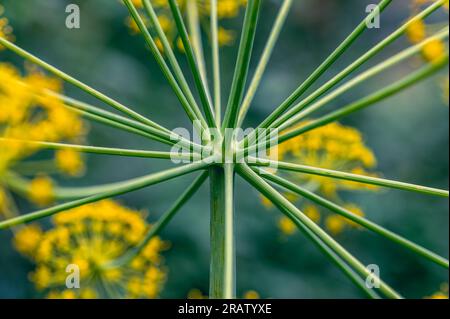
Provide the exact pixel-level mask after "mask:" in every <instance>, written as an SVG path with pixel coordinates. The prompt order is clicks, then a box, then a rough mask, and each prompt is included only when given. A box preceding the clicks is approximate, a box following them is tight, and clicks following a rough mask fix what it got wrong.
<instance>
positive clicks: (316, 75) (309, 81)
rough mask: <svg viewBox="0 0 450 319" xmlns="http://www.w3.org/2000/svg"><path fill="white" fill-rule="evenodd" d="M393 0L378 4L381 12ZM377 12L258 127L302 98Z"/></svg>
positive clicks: (272, 119) (275, 117) (266, 123)
mask: <svg viewBox="0 0 450 319" xmlns="http://www.w3.org/2000/svg"><path fill="white" fill-rule="evenodd" d="M391 3H392V0H383V1H380V3H379V4H378V8H379V12H382V11H384V9H386V7H387V6H388V5H390V4H391ZM376 14H377V12H376V11H374V12H372V13H370V14H369V15H368V16H367V17H365V18H364V20H363V21H361V23H360V24H359V25H358V26H357V27H356V28H355V30H353V32H352V33H351V34H350V35H349V36H348V37H347V38H346V39H345V40H344V41H343V42H342V43H341V44H340V45H339V46H338V47H337V48H336V50H334V51H333V52H332V53H331V54H330V56H328V57H327V58H326V59H325V61H324V62H323V63H322V64H321V65H320V66H319V67H318V68H317V69H316V70H315V71H314V72H313V73H312V74H311V75H310V76H309V77H308V78H307V79H306V80H305V81H304V82H303V83H302V84H301V85H300V86H299V87H298V88H297V89H296V90H295V91H294V93H292V94H291V95H290V96H289V97H288V98H287V99H286V100H285V101H284V102H283V103H282V104H281V105H280V106H278V107H277V108H276V109H275V111H273V112H272V113H271V114H270V115H269V116H268V117H267V118H266V119H265V120H264V122H263V123H261V125H259V126H258V127H263V128H265V127H269V125H270V124H272V123H273V122H274V121H275V120H276V119H278V118H279V117H280V115H281V114H283V113H284V112H285V111H286V110H287V109H288V108H290V107H291V106H292V105H293V104H294V103H295V101H296V100H297V99H298V98H300V97H301V96H302V95H303V94H304V93H305V92H306V91H307V90H308V89H309V88H310V87H311V86H312V85H313V84H314V83H315V82H316V81H317V80H318V79H319V78H320V77H321V76H322V74H324V73H325V72H326V71H327V70H328V69H329V68H330V67H331V66H332V65H333V64H334V63H335V62H336V61H337V60H338V59H339V58H340V57H341V56H342V54H344V53H345V51H347V49H348V48H350V46H351V45H352V44H353V43H354V42H355V41H356V40H357V39H358V38H359V37H360V36H361V35H362V34H363V32H364V31H366V30H367V21H370V20H372V19H373V18H374V17H375V16H376Z"/></svg>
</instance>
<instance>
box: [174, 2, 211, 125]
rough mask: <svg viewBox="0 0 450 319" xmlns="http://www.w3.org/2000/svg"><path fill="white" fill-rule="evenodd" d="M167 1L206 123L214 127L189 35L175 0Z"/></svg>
mask: <svg viewBox="0 0 450 319" xmlns="http://www.w3.org/2000/svg"><path fill="white" fill-rule="evenodd" d="M168 1H169V5H170V9H171V11H172V14H173V17H174V20H175V24H176V25H177V29H178V33H179V35H180V38H181V40H182V41H183V46H184V50H185V51H186V57H187V59H188V62H189V66H190V68H191V71H192V74H193V76H194V81H195V85H196V86H197V90H198V92H199V95H200V100H201V101H202V105H203V111H204V113H205V116H206V122H207V123H208V125H209V126H210V127H215V125H216V122H215V119H214V110H213V107H212V105H211V100H210V98H209V95H208V89H207V85H206V83H205V82H204V81H203V79H202V76H201V74H200V68H199V65H198V61H196V58H195V53H194V49H193V48H192V45H191V41H190V39H189V35H188V32H187V30H186V26H185V25H184V21H183V16H182V14H181V11H180V8H179V7H178V4H177V2H176V0H168Z"/></svg>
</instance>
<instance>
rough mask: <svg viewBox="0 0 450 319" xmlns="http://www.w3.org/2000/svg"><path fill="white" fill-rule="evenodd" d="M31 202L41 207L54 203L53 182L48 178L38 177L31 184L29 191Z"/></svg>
mask: <svg viewBox="0 0 450 319" xmlns="http://www.w3.org/2000/svg"><path fill="white" fill-rule="evenodd" d="M28 194H29V197H30V200H31V201H32V202H34V203H36V204H37V205H39V206H46V205H49V204H51V203H52V202H53V199H54V191H53V182H52V180H51V179H50V178H49V177H48V176H38V177H36V178H35V179H33V180H32V181H31V183H30V188H29V191H28Z"/></svg>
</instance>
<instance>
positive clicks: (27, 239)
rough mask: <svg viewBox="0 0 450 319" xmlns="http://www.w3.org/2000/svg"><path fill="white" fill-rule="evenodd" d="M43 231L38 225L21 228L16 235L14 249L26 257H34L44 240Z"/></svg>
mask: <svg viewBox="0 0 450 319" xmlns="http://www.w3.org/2000/svg"><path fill="white" fill-rule="evenodd" d="M42 234H43V233H42V229H41V227H39V225H37V224H31V225H28V226H24V227H22V228H20V229H19V230H18V231H17V232H16V233H15V235H14V247H15V248H16V250H17V251H18V252H20V253H21V254H22V255H25V256H30V257H31V256H33V255H34V254H35V252H36V248H37V246H38V245H39V241H40V240H41V238H42Z"/></svg>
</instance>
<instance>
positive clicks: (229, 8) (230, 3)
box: [126, 0, 247, 52]
mask: <svg viewBox="0 0 450 319" xmlns="http://www.w3.org/2000/svg"><path fill="white" fill-rule="evenodd" d="M188 1H190V0H179V1H178V4H179V6H180V10H181V11H182V12H183V13H184V14H186V12H187V10H188V5H187V2H188ZM192 1H195V2H196V3H197V8H198V15H199V18H200V20H201V21H202V23H201V26H203V25H205V23H203V22H207V21H206V20H208V19H209V17H210V13H211V2H210V1H209V0H192ZM132 2H133V4H134V5H135V6H136V8H137V9H138V10H139V12H140V16H141V17H142V19H143V21H144V23H145V25H146V26H147V27H149V28H150V30H151V31H153V30H152V26H151V23H150V21H149V19H148V18H147V16H146V13H145V11H144V5H143V3H142V0H133V1H132ZM151 3H152V5H153V7H154V9H155V11H156V14H157V15H158V19H159V22H160V24H161V27H162V29H163V30H164V32H165V34H166V35H167V37H168V39H169V40H170V41H171V43H172V44H173V46H174V47H177V48H178V50H180V51H181V52H184V47H183V45H182V43H181V39H180V38H179V37H178V32H177V28H176V24H175V21H174V20H173V18H172V14H171V10H170V6H169V3H168V1H167V0H156V1H151ZM246 5H247V0H218V1H217V16H218V19H219V20H220V21H223V20H226V19H233V18H235V17H237V16H238V15H239V13H240V11H241V9H242V8H244V7H245V6H246ZM126 24H127V26H128V27H129V28H130V30H131V31H132V33H139V32H140V31H139V28H138V26H137V24H136V23H135V22H134V20H133V19H132V18H130V17H128V18H127V20H126ZM206 24H207V25H209V24H208V23H206ZM207 33H209V30H208V32H207ZM155 38H156V40H155V42H156V44H157V46H158V48H159V49H160V50H161V52H163V47H162V43H161V40H160V39H158V38H157V37H156V35H155ZM218 38H219V45H221V46H227V45H231V44H233V43H234V40H235V38H236V36H235V33H234V32H233V31H231V30H228V29H225V28H224V27H223V26H220V27H219V34H218Z"/></svg>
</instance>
